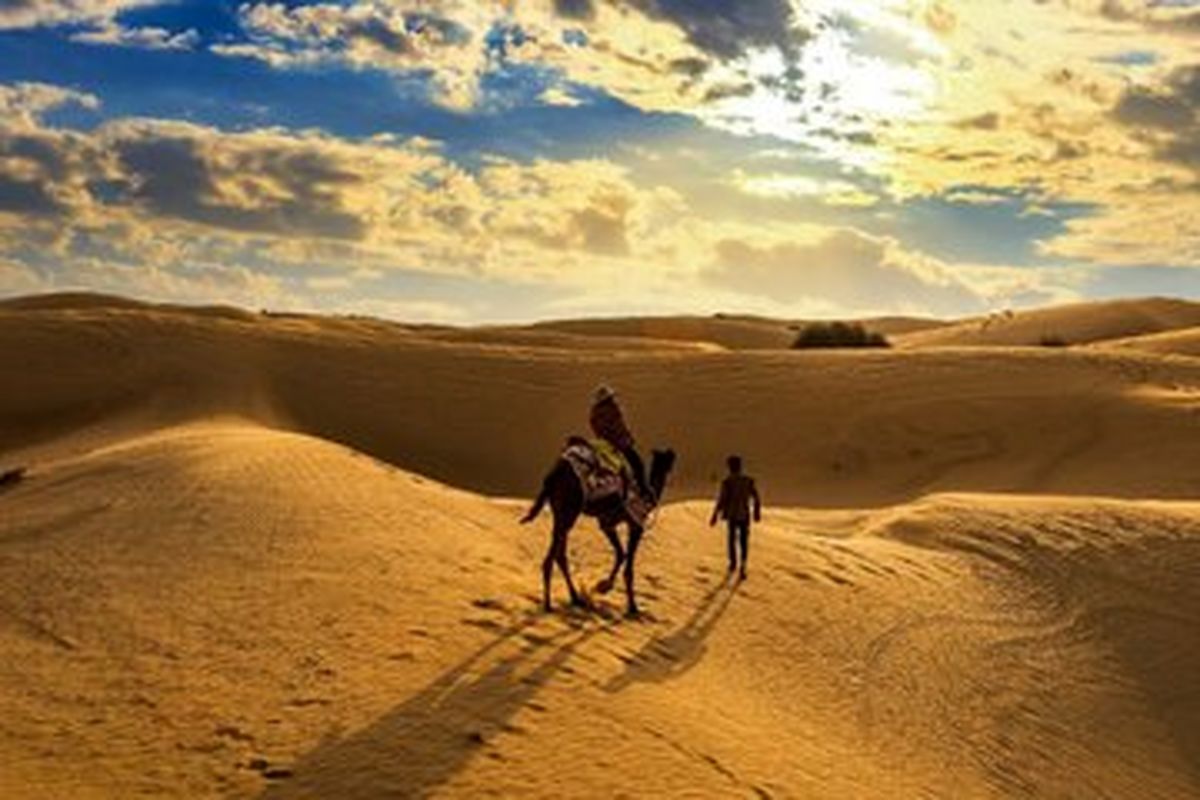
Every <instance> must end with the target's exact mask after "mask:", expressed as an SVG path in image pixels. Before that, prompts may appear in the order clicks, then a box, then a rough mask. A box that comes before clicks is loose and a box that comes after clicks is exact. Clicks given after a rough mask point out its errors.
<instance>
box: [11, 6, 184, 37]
mask: <svg viewBox="0 0 1200 800" xmlns="http://www.w3.org/2000/svg"><path fill="white" fill-rule="evenodd" d="M162 2H163V0H3V2H0V30H12V29H19V28H36V27H42V26H51V25H63V24H69V25H75V26H79V25H91V24H96V23H104V22H110V21H111V20H113V19H114V18H115V17H117V16H118V15H119V14H121V13H122V12H125V11H130V10H132V9H135V8H142V7H145V6H153V5H158V4H160V3H162Z"/></svg>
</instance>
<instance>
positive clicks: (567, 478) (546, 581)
mask: <svg viewBox="0 0 1200 800" xmlns="http://www.w3.org/2000/svg"><path fill="white" fill-rule="evenodd" d="M674 466H675V451H674V450H669V449H668V450H654V451H653V454H652V455H651V458H650V477H649V484H650V488H651V489H653V490H654V495H655V497H658V498H659V502H661V501H662V496H663V490H664V489H665V488H666V486H667V476H669V475H670V474H671V470H672V468H674ZM547 503H549V504H550V511H551V513H553V514H554V529H553V534H552V536H551V538H550V547H549V549H547V551H546V558H545V560H544V561H542V605H543V607H544V608H545V609H546V610H547V611H549V610H550V576H551V574H552V573H553V571H554V565H555V564H558V568H559V569H560V570H562V574H563V578H565V579H566V581H567V590H568V591H569V592H570V593H571V604H572V605H576V606H582V605H585V603H584V601H583V598H582V597H580V595H579V592H578V591H576V589H575V584H574V583H573V582H572V581H571V568H570V566H568V564H567V536H568V534H570V532H571V529H572V528H573V527H575V523H576V522H577V521H578V520H579V517H580V516H581V515H584V516H589V517H595V518H596V521H597V522H598V523H599V524H600V530H602V531H604V535H605V536H606V537H608V541H609V544H611V545H612V548H613V566H612V570H611V571H610V572H609V574H608V577H607V578H605V579H604V580H602V581H600V582H599V583H597V584H596V591H597V592H598V593H599V594H607V593H608V592H610V591H612V588H613V584H614V583H615V582H616V580H617V572H618V571H619V570H620V569H621V566H622V565H624V567H625V597H626V599H627V602H628V607H627V613H628V614H629V615H630V616H636V615H637V613H638V606H637V600H636V598H635V597H634V593H633V560H634V557H635V556H636V555H637V549H638V545H639V544H640V543H641V541H642V534H643V533H645V532H646V531H645V528H643V527H642V526H641V525H640V524H638V522H637V521H636V520H634V519H633V518H632V517H630V516H629V513H628V512H627V511H626V510H625V503H624V500H623V499H622V498H621V497H619V496H616V495H614V496H612V497H610V498H606V499H604V500H602V501H600V502H598V503H595V504H592V505H585V503H584V498H583V486H581V485H580V483H579V476H578V475H576V474H575V470H574V469H572V468H571V465H570V464H568V463H567V462H566V461H565V460H564V459H562V458H560V459H558V461H557V462H555V464H554V468H553V469H551V470H550V473H549V474H548V475H546V478H545V480H543V481H542V491H541V494H539V495H538V496H537V499H536V500H534V501H533V505H532V506H531V507H530V509H529V511H528V512H527V513H526V514H525V516H524V517H522V518H521V523H522V524H526V523H529V522H532V521H533V520H534V518H535V517H537V515H538V514H540V513H541V511H542V509H543V508H545V506H546V504H547ZM621 523H625V525H626V526H627V527H628V528H629V540H628V543H627V546H626V547H624V548H623V547H622V546H621V539H620V537H619V536H618V535H617V526H618V525H620V524H621Z"/></svg>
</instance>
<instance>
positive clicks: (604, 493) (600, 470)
mask: <svg viewBox="0 0 1200 800" xmlns="http://www.w3.org/2000/svg"><path fill="white" fill-rule="evenodd" d="M562 455H563V458H564V459H566V462H567V463H568V464H570V465H571V469H573V470H575V475H576V477H578V478H579V483H580V485H581V486H583V500H584V502H585V503H586V504H588V505H591V504H592V503H594V502H597V501H599V500H606V499H608V498H610V497H612V496H613V495H623V494H624V493H625V476H626V475H627V474H628V473H629V465H628V464H626V463H625V457H624V456H623V455H621V454H620V452H618V451H617V449H616V448H615V447H613V446H612V445H611V444H609V443H608V442H606V441H603V440H602V439H595V440H589V439H582V438H578V437H572V438H571V439H569V440H568V441H567V447H566V449H565V450H563V454H562Z"/></svg>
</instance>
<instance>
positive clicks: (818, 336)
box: [792, 322, 892, 350]
mask: <svg viewBox="0 0 1200 800" xmlns="http://www.w3.org/2000/svg"><path fill="white" fill-rule="evenodd" d="M891 346H892V345H891V343H890V342H889V341H888V340H887V337H886V336H884V335H883V334H882V333H875V332H874V331H869V330H867V329H866V328H865V327H863V325H862V324H861V323H859V322H814V323H812V324H811V325H806V326H804V328H803V329H802V330H801V331H800V335H799V336H797V337H796V341H795V342H794V343H793V344H792V348H793V349H796V350H813V349H822V348H836V347H891Z"/></svg>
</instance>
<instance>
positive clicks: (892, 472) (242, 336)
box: [0, 302, 1200, 798]
mask: <svg viewBox="0 0 1200 800" xmlns="http://www.w3.org/2000/svg"><path fill="white" fill-rule="evenodd" d="M551 333H553V332H551ZM558 335H559V334H557V333H553V336H558ZM574 336H575V334H566V335H565V336H564V338H562V339H549V340H546V339H541V338H539V337H538V336H534V337H532V338H530V339H528V340H525V339H522V338H521V337H519V336H518V337H517V338H516V339H510V338H506V335H501V336H500V337H499V338H500V341H489V340H488V339H487V337H486V336H483V335H482V334H480V333H478V332H476V333H474V334H471V335H469V336H468V335H464V336H463V337H461V338H458V337H456V336H455V335H449V334H447V333H446V331H445V329H434V328H420V327H413V326H399V325H393V324H389V323H383V322H379V321H373V320H356V319H323V318H319V317H311V316H286V317H277V316H266V315H260V314H248V315H244V316H238V315H222V314H210V313H193V312H191V311H188V310H186V309H178V308H171V307H161V306H154V307H135V306H114V305H112V304H108V305H100V306H91V307H89V306H88V305H87V304H81V305H71V304H70V303H69V302H68V303H60V304H59V305H58V307H44V306H43V307H41V308H40V309H34V308H30V307H28V306H26V307H23V308H22V307H14V306H12V305H10V306H8V307H6V308H4V309H3V310H0V370H2V371H3V373H4V374H7V375H14V376H19V384H18V390H17V391H10V392H6V393H4V394H0V471H3V470H4V469H5V468H7V467H9V466H17V465H21V466H27V467H28V468H29V471H28V474H27V476H26V477H25V479H24V480H22V481H21V482H19V483H17V484H16V485H14V486H10V487H6V488H4V489H3V490H0V652H3V654H4V658H3V659H0V700H2V702H3V704H4V708H5V710H6V716H5V721H4V724H3V725H0V763H3V764H4V768H3V770H0V795H2V796H4V797H6V798H8V797H13V798H26V797H29V798H35V797H36V798H43V797H58V796H72V797H128V796H134V795H138V794H145V795H151V796H180V795H196V796H235V797H255V796H261V797H281V798H287V797H348V798H356V797H363V798H373V797H381V796H384V797H386V796H429V795H439V796H442V795H444V796H459V797H479V796H500V797H515V796H524V797H573V796H581V797H611V796H617V795H627V796H655V797H660V796H729V797H741V796H751V797H753V796H758V797H817V798H822V797H829V798H844V797H872V798H873V797H879V798H894V797H997V796H1034V797H1116V798H1163V797H1172V798H1174V797H1189V796H1196V795H1197V794H1200V750H1198V749H1197V742H1200V686H1198V685H1197V684H1196V682H1195V681H1193V680H1190V679H1189V677H1188V676H1192V675H1195V674H1196V673H1197V672H1198V671H1200V618H1198V615H1200V581H1198V580H1197V576H1198V575H1200V503H1198V502H1197V500H1198V498H1200V474H1198V473H1197V472H1196V469H1195V465H1196V464H1198V463H1200V437H1197V436H1196V435H1195V432H1196V422H1197V420H1198V419H1200V416H1198V415H1200V362H1194V361H1193V360H1190V359H1186V358H1162V357H1160V356H1157V355H1155V354H1153V353H1140V352H1133V351H1127V350H1126V349H1124V348H1071V349H1066V350H1063V349H1042V348H1037V349H1019V348H1013V349H1002V348H989V349H985V350H979V349H969V348H958V349H933V350H919V349H917V350H911V351H894V352H886V353H870V354H856V353H826V354H817V353H792V352H776V353H770V352H722V351H712V350H696V349H694V348H689V347H686V346H685V347H682V348H681V347H679V346H677V345H672V346H671V347H665V346H664V347H656V346H652V344H649V343H647V342H645V341H643V342H642V343H641V344H639V345H636V346H634V345H630V346H629V347H617V348H612V349H611V350H610V351H608V352H606V351H604V350H599V349H596V348H595V347H593V346H591V344H590V343H589V344H583V343H579V342H576V341H574V338H573V337H574ZM551 341H553V342H555V343H554V344H551V343H550V342H551ZM600 379H605V380H609V381H611V382H613V383H614V384H616V385H617V386H618V388H619V389H620V390H621V391H622V393H623V394H624V395H626V403H627V406H628V408H629V411H630V413H631V416H632V417H633V419H634V422H635V425H636V427H637V430H638V431H639V432H640V433H641V434H642V436H643V438H644V439H645V440H646V442H647V443H656V442H661V443H668V442H669V443H671V444H673V445H674V446H675V447H676V449H678V450H679V451H680V454H681V459H682V460H681V462H680V474H679V475H678V479H677V480H676V481H675V483H674V484H673V485H672V488H671V494H670V496H669V499H670V501H671V502H670V504H669V506H668V507H667V508H666V509H665V510H664V511H663V512H662V514H661V517H660V521H659V524H658V526H657V527H656V528H655V529H654V530H653V531H652V532H651V533H650V535H649V536H648V538H647V540H646V544H645V546H644V548H643V550H642V553H641V555H640V575H639V581H640V584H639V585H640V589H641V597H642V604H643V606H644V609H645V611H646V615H645V617H644V618H643V619H641V620H639V621H629V620H625V619H623V618H622V616H621V613H620V612H621V611H622V606H621V605H620V603H619V601H618V598H616V597H615V596H614V597H595V598H594V600H595V602H596V604H597V608H596V610H595V611H593V612H591V613H571V612H568V611H566V610H562V611H560V612H558V613H555V614H551V615H543V614H541V613H539V612H538V611H537V602H536V601H537V592H538V589H539V574H538V573H539V570H538V562H539V561H540V558H541V555H542V553H543V550H544V547H545V545H546V540H547V537H548V526H549V522H548V519H547V518H546V517H543V518H542V519H540V520H539V521H538V522H537V523H536V524H535V525H534V526H531V527H520V526H518V525H517V524H516V522H515V520H516V518H517V516H518V515H519V514H520V512H521V511H522V510H523V508H524V505H525V502H526V501H525V500H524V499H521V498H527V497H528V495H529V494H530V493H532V491H533V489H534V487H535V486H536V484H537V482H538V480H539V479H540V477H541V474H542V472H543V470H544V469H545V468H546V467H547V466H549V463H550V460H551V459H552V458H553V456H554V453H555V451H556V448H557V446H558V443H559V442H560V440H561V437H562V435H563V434H564V433H566V432H569V431H574V430H578V429H580V428H581V427H582V426H583V424H584V413H585V401H586V396H587V392H588V389H589V388H590V387H591V385H592V384H593V383H594V382H596V381H597V380H600ZM731 446H736V447H737V448H738V449H740V450H743V451H744V452H745V454H746V455H747V458H748V459H749V463H750V465H751V467H752V468H753V469H754V471H755V472H756V473H757V474H758V475H759V478H760V481H761V483H762V485H763V489H764V494H765V496H766V498H767V500H768V503H769V506H768V514H767V518H766V520H765V521H764V523H763V525H762V526H761V527H760V528H759V529H758V530H757V531H756V534H755V538H754V540H753V544H752V548H753V550H752V555H751V577H750V580H749V582H747V583H746V584H743V585H741V586H740V587H738V588H736V590H735V589H734V588H733V587H730V586H728V585H727V584H726V583H725V581H724V560H725V559H724V553H723V537H722V535H721V534H720V533H718V532H717V531H715V530H714V529H710V528H708V527H707V526H706V518H707V514H708V510H709V505H708V501H707V499H706V498H708V497H709V495H710V494H711V492H712V490H713V487H714V480H715V479H716V477H717V470H718V468H719V466H720V463H719V462H720V459H721V457H722V456H723V455H724V454H725V452H726V451H727V450H728V449H730V447H731ZM372 456H374V457H372ZM502 497H511V498H514V499H507V500H506V499H493V498H502ZM1147 498H1154V499H1147ZM609 558H610V555H609V553H608V552H607V548H606V545H605V544H604V542H603V539H602V537H600V536H599V535H598V534H597V532H596V531H595V529H594V527H592V526H591V525H590V524H585V525H582V526H581V527H580V528H579V529H578V530H577V531H576V533H575V535H574V539H573V555H572V559H573V563H574V566H575V568H576V571H577V574H578V576H579V577H580V579H581V582H583V583H585V584H588V585H590V584H591V583H592V582H594V581H595V580H596V579H597V578H599V577H601V575H602V574H603V573H604V572H605V571H606V568H607V566H608V560H609ZM555 589H556V593H557V594H556V596H557V598H558V599H559V600H560V601H561V600H562V599H563V595H564V592H563V589H562V584H561V582H560V581H559V579H557V578H556V584H555Z"/></svg>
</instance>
